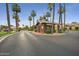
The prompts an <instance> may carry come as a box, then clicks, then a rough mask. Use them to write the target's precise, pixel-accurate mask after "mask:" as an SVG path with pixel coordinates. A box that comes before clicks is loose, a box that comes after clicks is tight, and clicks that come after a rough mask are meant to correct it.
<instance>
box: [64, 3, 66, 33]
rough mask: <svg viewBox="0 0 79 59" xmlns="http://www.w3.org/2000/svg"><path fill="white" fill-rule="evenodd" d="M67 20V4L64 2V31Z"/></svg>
mask: <svg viewBox="0 0 79 59" xmlns="http://www.w3.org/2000/svg"><path fill="white" fill-rule="evenodd" d="M65 21H66V5H65V3H64V31H65Z"/></svg>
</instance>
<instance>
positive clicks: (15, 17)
mask: <svg viewBox="0 0 79 59" xmlns="http://www.w3.org/2000/svg"><path fill="white" fill-rule="evenodd" d="M17 16H18V14H17V12H16V13H15V21H16V32H17V31H18V21H17Z"/></svg>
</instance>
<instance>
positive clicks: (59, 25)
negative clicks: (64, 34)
mask: <svg viewBox="0 0 79 59" xmlns="http://www.w3.org/2000/svg"><path fill="white" fill-rule="evenodd" d="M60 9H61V3H59V24H58V32H60V30H61V11H60Z"/></svg>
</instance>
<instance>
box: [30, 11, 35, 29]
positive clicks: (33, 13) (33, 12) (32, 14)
mask: <svg viewBox="0 0 79 59" xmlns="http://www.w3.org/2000/svg"><path fill="white" fill-rule="evenodd" d="M31 16H32V17H33V30H34V25H35V22H34V17H35V16H36V12H35V11H34V10H32V12H31Z"/></svg>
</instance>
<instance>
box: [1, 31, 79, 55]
mask: <svg viewBox="0 0 79 59" xmlns="http://www.w3.org/2000/svg"><path fill="white" fill-rule="evenodd" d="M0 55H10V56H72V55H74V56H75V55H77V56H79V32H70V33H66V34H65V35H62V36H48V35H35V34H33V33H31V32H28V31H21V32H18V33H16V34H15V35H12V36H10V37H8V38H7V39H5V40H4V41H3V42H1V43H0Z"/></svg>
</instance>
